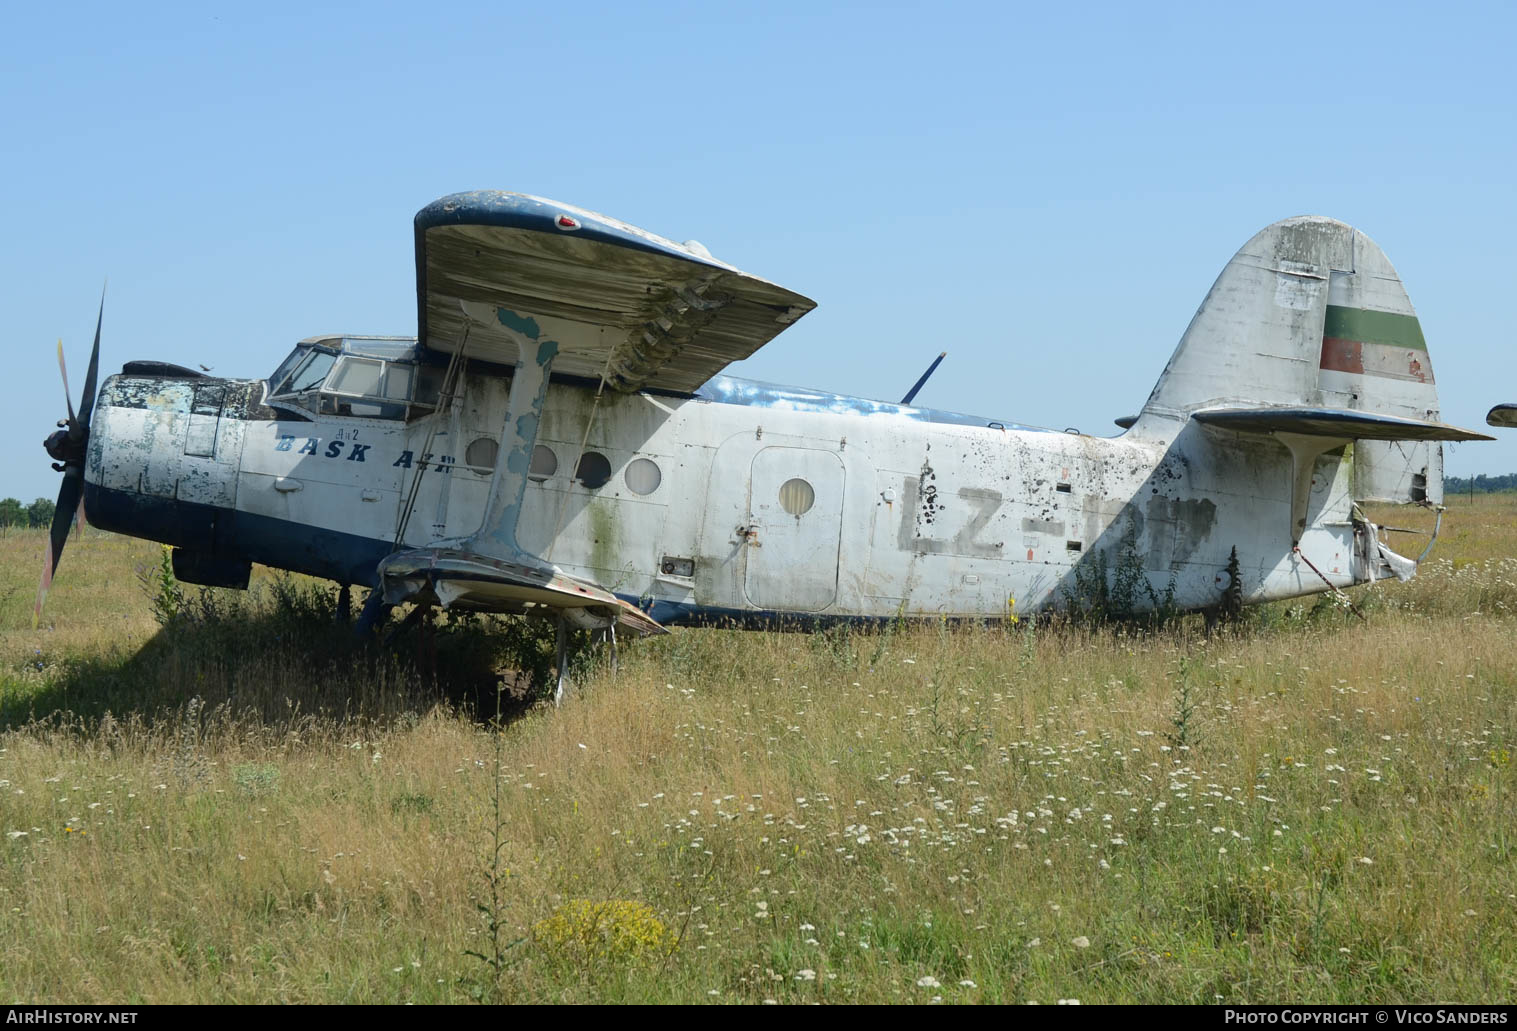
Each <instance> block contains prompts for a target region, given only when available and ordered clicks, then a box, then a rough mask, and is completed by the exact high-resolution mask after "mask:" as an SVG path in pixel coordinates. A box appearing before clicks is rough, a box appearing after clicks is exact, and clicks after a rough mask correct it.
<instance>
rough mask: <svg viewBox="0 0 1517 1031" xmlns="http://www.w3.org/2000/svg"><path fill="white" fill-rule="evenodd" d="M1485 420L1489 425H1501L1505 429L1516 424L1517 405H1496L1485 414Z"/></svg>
mask: <svg viewBox="0 0 1517 1031" xmlns="http://www.w3.org/2000/svg"><path fill="white" fill-rule="evenodd" d="M1485 421H1486V423H1487V424H1489V425H1491V426H1501V427H1503V428H1505V429H1510V428H1511V427H1513V426H1517V405H1514V404H1505V405H1497V406H1496V407H1495V408H1492V409H1491V410H1490V412H1489V413H1487V414H1486V417H1485Z"/></svg>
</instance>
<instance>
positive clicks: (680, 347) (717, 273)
mask: <svg viewBox="0 0 1517 1031" xmlns="http://www.w3.org/2000/svg"><path fill="white" fill-rule="evenodd" d="M416 292H417V305H418V309H419V312H418V322H419V327H420V329H419V332H420V336H421V340H422V342H423V343H424V344H425V345H426V346H428V347H430V348H432V349H434V350H437V351H443V352H451V351H456V350H457V349H458V348H459V346H460V344H461V343H463V342H464V341H465V339H466V337H467V343H466V345H465V347H466V353H467V354H468V356H469V357H471V358H478V359H483V360H488V361H499V362H501V363H502V364H507V365H509V364H513V363H514V362H515V361H516V360H517V354H518V351H517V348H516V346H515V344H514V343H513V340H517V339H520V336H519V334H525V335H526V336H527V337H529V338H531V339H539V338H541V339H551V340H553V341H555V342H556V343H557V344H558V353H557V358H556V360H555V363H554V367H553V372H554V373H555V374H561V375H562V374H567V375H571V376H578V377H582V378H585V379H593V380H598V379H599V378H600V377H601V376H602V374H605V376H606V382H607V383H608V384H609V385H610V386H612V387H615V388H616V389H619V390H622V391H626V392H633V391H637V390H641V389H644V388H649V387H651V388H656V389H661V390H667V391H671V392H676V393H690V392H692V391H694V390H695V389H696V388H697V387H699V386H700V385H701V384H703V383H705V382H706V381H707V380H709V379H710V378H711V377H712V376H714V375H716V374H717V373H718V372H720V371H721V370H722V369H723V368H725V367H726V366H727V365H728V364H729V363H731V362H734V361H737V360H739V359H742V358H746V357H748V356H749V355H751V354H753V353H754V352H755V351H757V350H758V349H759V348H760V347H762V346H763V345H764V344H765V343H767V342H768V341H769V340H771V339H772V338H773V337H775V336H776V335H777V334H778V333H780V332H781V331H782V330H784V329H785V328H786V327H787V326H789V325H790V324H791V323H793V322H795V320H796V319H798V318H800V317H801V316H802V315H804V314H806V312H808V311H810V310H811V309H812V308H814V307H815V306H816V304H815V302H814V301H811V300H810V299H808V298H806V297H802V296H801V295H800V294H797V293H794V292H793V291H790V290H786V289H785V288H784V287H781V286H776V285H775V284H774V283H770V282H768V281H766V280H763V279H759V278H758V277H757V276H751V275H748V274H747V273H745V272H742V271H740V270H738V269H736V268H734V267H733V266H731V265H728V264H726V263H725V262H721V261H718V260H716V259H715V258H713V257H711V255H710V254H709V253H707V252H706V250H705V248H704V247H702V246H701V245H699V244H696V243H693V242H692V243H688V244H679V243H675V242H673V241H672V240H666V239H664V238H663V237H660V236H655V235H654V234H652V233H649V232H646V231H644V230H642V229H638V228H637V227H635V226H631V225H627V224H626V223H624V222H620V221H618V220H616V219H614V218H609V217H607V216H605V215H599V214H596V213H595V212H592V211H585V210H584V209H581V208H577V207H573V206H571V205H568V204H561V203H558V202H557V201H550V200H544V199H542V198H540V197H532V196H528V195H526V194H519V193H503V192H498V191H489V190H482V191H476V192H472V193H457V194H453V195H451V196H448V197H443V198H442V199H441V200H437V201H434V202H433V203H431V204H429V205H427V206H426V207H425V208H423V209H421V211H419V212H417V214H416ZM479 312H488V313H489V315H490V317H486V318H483V319H482V318H479V317H478V313H479ZM471 313H472V314H473V315H474V316H475V317H472V318H471V317H470V315H471Z"/></svg>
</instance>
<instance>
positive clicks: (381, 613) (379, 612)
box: [353, 587, 395, 637]
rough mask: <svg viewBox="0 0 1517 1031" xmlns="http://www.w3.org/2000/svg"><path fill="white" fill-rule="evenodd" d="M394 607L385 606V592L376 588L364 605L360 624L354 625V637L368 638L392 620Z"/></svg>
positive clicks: (359, 617) (359, 618)
mask: <svg viewBox="0 0 1517 1031" xmlns="http://www.w3.org/2000/svg"><path fill="white" fill-rule="evenodd" d="M394 607H395V606H394V605H387V604H385V596H384V592H382V591H381V590H380V589H379V588H377V587H376V588H374V590H372V591H370V592H369V597H368V599H367V600H366V601H365V602H364V603H363V611H362V612H360V613H359V614H358V622H357V623H355V624H353V633H354V635H355V636H357V637H367V636H368V635H369V633H370V632H371V631H372V630H373V629H374V628H375V627H376V626H378V625H379V624H381V623H383V622H384V621H385V620H387V619H389V618H390V610H391V609H393V608H394Z"/></svg>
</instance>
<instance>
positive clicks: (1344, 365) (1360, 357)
mask: <svg viewBox="0 0 1517 1031" xmlns="http://www.w3.org/2000/svg"><path fill="white" fill-rule="evenodd" d="M1321 367H1322V368H1324V369H1327V370H1328V371H1330V372H1354V373H1359V374H1361V375H1362V374H1363V373H1364V345H1363V344H1361V343H1360V342H1359V341H1357V340H1342V339H1339V338H1338V337H1323V338H1322V362H1321Z"/></svg>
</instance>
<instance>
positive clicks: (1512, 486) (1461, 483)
mask: <svg viewBox="0 0 1517 1031" xmlns="http://www.w3.org/2000/svg"><path fill="white" fill-rule="evenodd" d="M1472 487H1473V489H1474V492H1475V493H1476V494H1490V493H1492V492H1494V491H1498V490H1517V473H1507V474H1506V475H1505V476H1487V475H1486V474H1485V473H1479V474H1477V475H1475V476H1445V477H1444V478H1443V493H1444V494H1468V493H1470V490H1471V488H1472Z"/></svg>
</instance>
